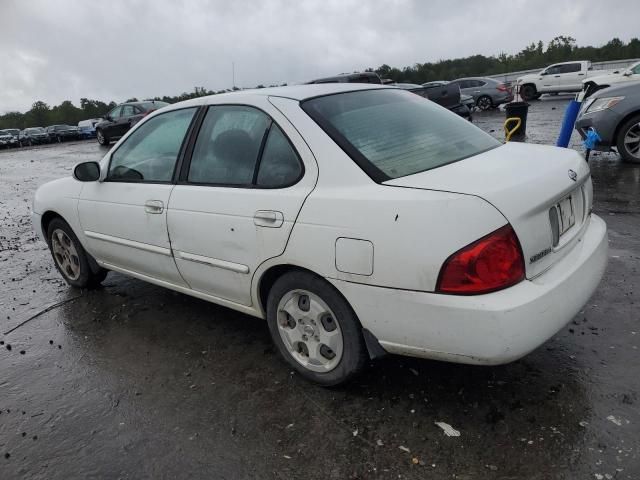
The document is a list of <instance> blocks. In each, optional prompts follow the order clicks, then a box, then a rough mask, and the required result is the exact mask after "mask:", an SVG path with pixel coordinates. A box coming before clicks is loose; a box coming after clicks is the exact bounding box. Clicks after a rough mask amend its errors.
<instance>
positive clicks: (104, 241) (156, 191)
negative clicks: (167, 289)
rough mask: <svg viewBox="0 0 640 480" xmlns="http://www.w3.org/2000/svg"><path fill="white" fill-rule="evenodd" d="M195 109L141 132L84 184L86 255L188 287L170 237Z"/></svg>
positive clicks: (81, 210) (81, 205)
mask: <svg viewBox="0 0 640 480" xmlns="http://www.w3.org/2000/svg"><path fill="white" fill-rule="evenodd" d="M195 111H196V108H185V109H180V110H173V111H169V112H166V113H164V114H161V115H157V116H155V117H153V118H151V119H150V120H149V121H147V122H145V123H144V124H143V125H141V126H140V128H138V129H137V130H136V131H135V132H133V133H132V134H131V136H129V138H127V139H126V141H125V142H123V143H122V145H120V146H119V147H118V148H117V149H116V150H115V151H113V152H111V153H110V155H108V157H107V158H105V161H104V162H103V164H102V165H101V168H103V169H105V170H106V174H105V175H104V179H103V181H99V182H92V183H86V184H85V185H84V186H83V189H82V192H81V194H80V200H79V202H78V214H79V218H80V224H81V225H82V229H83V232H84V235H85V237H86V239H87V247H88V250H89V251H90V252H91V253H92V254H93V255H94V257H95V258H96V259H97V260H99V261H101V262H103V263H104V264H105V265H106V266H107V268H108V267H110V266H111V267H118V268H120V269H124V270H127V271H129V272H133V273H137V274H139V275H144V276H148V277H151V278H153V279H156V280H162V281H166V282H169V283H172V284H175V285H181V286H185V285H186V284H185V282H184V281H183V280H182V278H181V277H180V274H179V273H178V269H177V267H176V265H175V262H174V260H173V256H172V252H171V244H170V242H169V236H168V234H167V205H168V203H169V197H170V195H171V191H172V189H173V188H174V185H173V183H172V182H173V175H174V170H175V165H176V162H177V159H178V155H179V153H180V151H181V148H182V145H183V143H184V139H185V136H186V134H187V131H188V129H189V125H190V123H191V121H192V118H193V116H194V113H195Z"/></svg>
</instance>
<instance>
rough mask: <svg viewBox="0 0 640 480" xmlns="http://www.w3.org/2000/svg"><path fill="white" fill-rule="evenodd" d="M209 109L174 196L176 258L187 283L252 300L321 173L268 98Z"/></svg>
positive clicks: (220, 294) (170, 215) (223, 295)
mask: <svg viewBox="0 0 640 480" xmlns="http://www.w3.org/2000/svg"><path fill="white" fill-rule="evenodd" d="M257 101H258V102H260V108H261V109H262V110H259V109H257V108H255V107H252V106H240V105H214V106H211V107H209V109H208V111H207V113H206V116H205V117H204V120H203V122H202V126H201V127H200V132H199V134H198V137H197V140H196V143H195V146H194V149H193V155H192V156H191V159H190V163H189V162H188V159H186V160H187V163H186V164H185V168H184V170H183V172H181V179H180V182H179V184H178V185H176V187H175V188H174V190H173V192H172V194H171V199H170V201H169V210H168V214H167V215H168V218H167V221H168V227H169V236H170V238H171V244H172V248H173V251H174V256H175V261H176V264H177V265H178V268H179V270H180V273H181V274H182V276H183V278H184V279H185V280H186V281H187V283H188V284H189V285H190V286H191V288H193V289H194V290H197V291H199V292H203V293H207V294H210V295H213V296H216V297H219V298H222V299H225V300H228V301H231V302H235V303H238V304H242V305H251V281H252V276H253V273H254V272H255V270H256V269H257V267H258V266H259V265H260V264H261V263H262V262H264V261H265V260H267V259H269V258H272V257H275V256H278V255H280V254H282V252H283V251H284V249H285V246H286V244H287V240H288V238H289V234H290V232H291V229H292V228H293V225H294V222H295V220H296V217H297V215H298V212H299V211H300V208H301V207H302V204H303V202H304V199H305V198H306V196H307V195H308V194H309V192H311V190H312V189H313V186H314V185H315V181H316V178H317V167H316V165H315V161H314V160H313V158H312V156H311V152H310V151H309V149H308V147H307V146H306V144H305V143H304V141H303V140H302V138H301V137H300V135H299V134H298V133H297V131H296V130H295V129H294V128H293V127H292V126H291V124H290V123H289V122H288V121H287V120H286V119H285V118H284V117H283V116H282V114H280V113H279V112H278V110H276V109H275V108H274V107H273V106H272V105H271V104H270V103H269V102H268V100H267V99H266V97H265V98H264V99H259V100H257Z"/></svg>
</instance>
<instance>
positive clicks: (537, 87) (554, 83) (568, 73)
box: [516, 60, 607, 101]
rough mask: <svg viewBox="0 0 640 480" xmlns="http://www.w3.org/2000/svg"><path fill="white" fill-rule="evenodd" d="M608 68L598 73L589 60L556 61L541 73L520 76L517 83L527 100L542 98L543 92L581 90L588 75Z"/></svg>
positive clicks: (521, 93) (521, 94) (591, 75)
mask: <svg viewBox="0 0 640 480" xmlns="http://www.w3.org/2000/svg"><path fill="white" fill-rule="evenodd" d="M605 72H607V71H606V70H599V71H598V72H597V73H594V71H593V70H592V68H591V62H589V61H587V60H581V61H573V62H562V63H554V64H553V65H549V66H548V67H547V68H545V69H543V70H541V71H540V72H539V73H530V74H528V75H523V76H522V77H520V78H518V80H517V82H516V85H517V88H519V92H520V96H521V97H522V99H523V100H525V101H531V100H535V99H537V98H540V95H542V94H543V93H561V92H579V91H580V90H581V89H582V82H583V81H584V80H585V79H586V78H587V77H594V76H595V75H602V74H603V73H605Z"/></svg>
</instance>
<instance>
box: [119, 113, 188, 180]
mask: <svg viewBox="0 0 640 480" xmlns="http://www.w3.org/2000/svg"><path fill="white" fill-rule="evenodd" d="M195 111H196V108H195V107H194V108H184V109H182V110H174V111H171V112H167V113H165V114H162V115H158V116H156V117H154V118H151V119H150V120H148V121H147V122H145V123H144V124H142V125H141V126H140V128H138V129H137V130H135V131H134V132H133V133H132V134H131V135H130V136H129V137H128V138H127V139H126V140H125V141H124V143H123V144H122V145H120V147H118V149H117V150H116V151H115V152H113V154H112V155H111V163H110V164H109V172H108V175H107V180H110V181H120V182H169V181H171V179H172V177H173V170H174V168H175V164H176V161H177V159H178V154H179V153H180V149H181V147H182V143H183V142H184V138H185V135H186V133H187V131H188V130H189V125H190V124H191V119H192V118H193V115H194V114H195Z"/></svg>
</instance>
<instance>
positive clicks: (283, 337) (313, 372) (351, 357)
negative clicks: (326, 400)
mask: <svg viewBox="0 0 640 480" xmlns="http://www.w3.org/2000/svg"><path fill="white" fill-rule="evenodd" d="M267 323H268V325H269V331H270V333H271V338H272V340H273V342H274V343H275V345H276V347H277V349H278V351H279V352H280V354H281V355H282V356H283V357H284V359H285V360H286V361H287V363H289V365H291V367H293V368H294V369H295V370H296V371H297V372H298V373H300V374H301V375H302V376H303V377H305V378H306V379H307V380H310V381H312V382H315V383H318V384H320V385H323V386H333V385H338V384H340V383H344V382H346V381H347V380H349V379H350V378H352V377H353V376H354V375H356V374H357V373H358V372H360V371H361V370H362V369H363V368H364V366H365V364H366V361H367V358H368V357H367V350H366V346H365V343H364V339H363V337H362V329H361V326H360V322H359V321H358V319H357V317H356V315H355V313H354V312H353V310H352V309H351V307H350V305H349V304H348V303H347V301H346V300H345V299H344V298H343V297H342V295H340V293H339V292H338V291H337V290H336V289H335V288H334V287H333V286H332V285H331V284H329V283H328V282H327V281H326V280H324V279H322V278H320V277H317V276H315V275H313V274H311V273H307V272H290V273H286V274H284V275H283V276H282V277H280V278H279V279H278V280H276V282H275V283H274V285H273V287H272V288H271V290H270V291H269V296H268V300H267Z"/></svg>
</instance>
